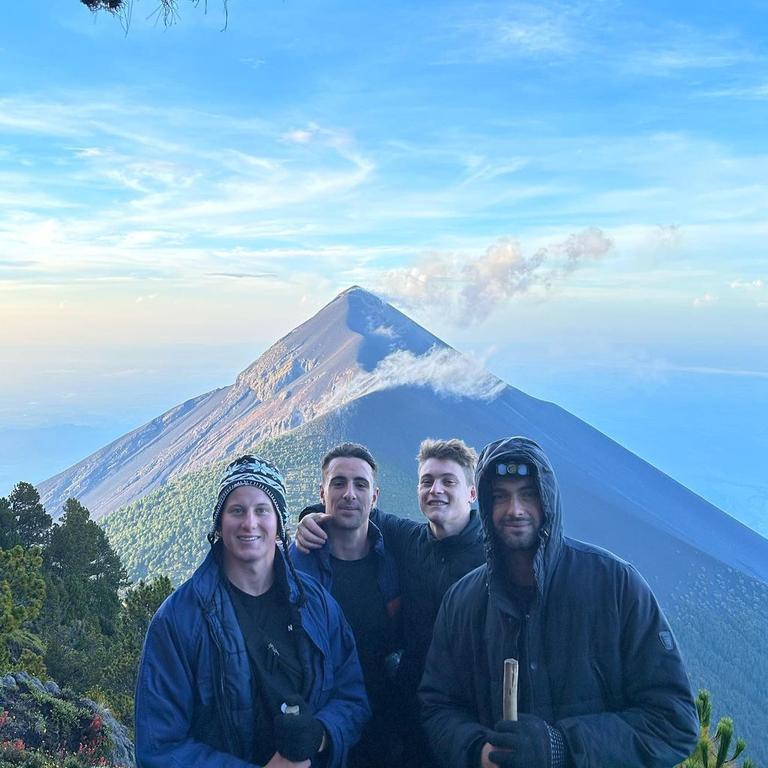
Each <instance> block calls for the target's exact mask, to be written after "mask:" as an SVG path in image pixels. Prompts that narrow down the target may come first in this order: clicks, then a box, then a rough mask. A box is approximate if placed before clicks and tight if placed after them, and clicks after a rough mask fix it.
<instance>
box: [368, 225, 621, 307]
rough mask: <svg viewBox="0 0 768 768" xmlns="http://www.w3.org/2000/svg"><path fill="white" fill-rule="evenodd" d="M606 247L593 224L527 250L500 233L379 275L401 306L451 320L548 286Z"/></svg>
mask: <svg viewBox="0 0 768 768" xmlns="http://www.w3.org/2000/svg"><path fill="white" fill-rule="evenodd" d="M612 249H613V242H612V241H611V240H610V238H608V237H607V236H606V235H605V234H604V233H603V232H602V231H601V230H600V229H597V228H595V227H591V228H589V229H585V230H582V231H581V232H578V233H576V234H573V235H570V236H569V237H568V238H566V239H565V240H563V241H561V242H558V243H554V244H552V245H549V246H543V247H541V248H539V249H538V250H536V251H535V252H534V253H532V254H530V255H526V254H525V252H524V251H523V248H522V246H521V245H520V243H519V242H518V241H516V240H513V239H511V238H501V239H499V240H497V241H496V242H495V243H493V244H492V245H490V246H489V247H488V248H486V250H485V252H484V253H483V254H481V255H480V256H476V257H474V258H466V257H465V256H463V255H458V254H454V255H446V254H439V253H438V254H432V255H430V256H428V257H425V258H423V259H422V260H421V261H419V262H418V263H416V264H415V265H413V266H412V267H407V268H402V269H397V270H392V271H390V272H389V273H387V274H386V275H385V276H384V280H383V292H384V293H385V295H388V296H389V297H391V298H392V299H394V300H395V301H398V302H400V303H402V304H404V305H406V306H410V307H415V308H421V309H423V308H433V309H439V311H440V312H441V313H442V314H443V316H444V317H445V316H446V315H447V316H451V317H453V319H454V320H455V321H456V322H472V321H477V320H478V319H479V318H480V317H485V316H487V315H488V314H490V313H492V312H493V311H494V310H495V309H496V308H497V307H499V306H502V305H503V304H505V303H507V302H508V301H510V300H511V299H513V298H514V297H515V296H518V295H521V294H525V293H528V292H530V291H532V290H534V289H536V288H539V289H543V290H548V289H549V288H550V287H552V286H553V285H554V284H557V283H559V282H562V281H564V280H565V279H566V278H567V277H568V276H569V275H570V274H572V273H573V272H574V271H576V270H577V269H578V268H579V267H581V266H583V265H584V264H586V263H588V262H593V261H597V260H599V259H601V258H603V257H605V256H606V255H608V254H609V253H610V252H611V250H612ZM478 309H481V311H480V312H478Z"/></svg>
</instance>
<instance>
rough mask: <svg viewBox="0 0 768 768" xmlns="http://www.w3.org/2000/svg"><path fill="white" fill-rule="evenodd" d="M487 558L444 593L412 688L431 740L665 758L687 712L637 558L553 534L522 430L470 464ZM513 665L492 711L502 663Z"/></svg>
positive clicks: (455, 754) (472, 762)
mask: <svg viewBox="0 0 768 768" xmlns="http://www.w3.org/2000/svg"><path fill="white" fill-rule="evenodd" d="M475 484H476V486H477V490H478V495H479V505H480V517H481V520H482V523H483V527H484V530H485V542H486V565H484V566H482V567H480V568H478V569H477V570H475V571H473V572H472V573H470V574H468V575H467V576H465V577H464V578H463V579H461V580H460V581H459V582H458V583H457V584H456V585H455V586H454V587H453V588H452V589H451V590H450V591H449V592H448V593H447V594H446V597H445V600H444V601H443V605H442V607H441V609H440V614H439V615H438V618H437V622H436V624H435V630H434V636H433V640H432V646H431V648H430V651H429V654H428V656H427V664H426V669H425V672H424V677H423V679H422V683H421V688H420V696H421V699H422V704H423V717H424V724H425V728H426V730H427V734H428V736H429V739H430V742H431V745H432V748H433V751H434V753H435V754H436V755H438V756H440V758H442V759H443V760H444V761H445V765H447V766H451V767H454V766H455V767H456V768H478V767H480V768H492V767H493V766H494V765H496V766H500V767H501V768H565V767H566V766H568V767H571V766H572V767H573V768H577V767H582V766H583V768H587V767H592V766H601V767H606V768H619V767H622V768H671V766H673V765H676V764H677V763H679V762H680V761H681V760H683V759H684V758H686V757H687V756H688V755H689V754H690V753H691V752H692V751H693V749H694V747H695V744H696V738H697V731H698V727H697V716H696V709H695V706H694V702H693V697H692V694H691V688H690V683H689V681H688V677H687V675H686V673H685V669H684V667H683V663H682V660H681V658H680V653H679V651H678V649H677V645H676V642H675V638H674V636H673V634H672V631H671V630H670V627H669V624H668V623H667V621H666V619H665V618H664V615H663V614H662V612H661V609H660V608H659V606H658V604H657V602H656V600H655V598H654V596H653V594H652V593H651V590H650V588H649V587H648V585H647V584H646V582H645V581H644V580H643V579H642V577H641V576H640V575H639V574H638V573H637V571H635V569H634V568H633V567H632V566H631V565H630V564H629V563H626V562H624V561H622V560H620V559H619V558H617V557H616V556H615V555H612V554H611V553H610V552H607V551H605V550H603V549H600V548H599V547H595V546H592V545H589V544H584V543H582V542H579V541H575V540H573V539H568V538H565V537H564V536H563V531H562V513H561V505H560V494H559V490H558V486H557V480H556V478H555V475H554V472H553V470H552V465H551V464H550V463H549V460H548V459H547V457H546V455H545V454H544V452H543V450H542V449H541V447H540V446H539V445H537V444H536V443H535V442H533V441H532V440H528V439H527V438H524V437H513V438H506V439H502V440H497V441H495V442H493V443H490V444H489V445H487V446H486V447H485V448H484V449H483V451H482V453H481V455H480V458H479V460H478V464H477V470H476V473H475ZM508 658H514V659H517V660H518V665H519V689H518V708H519V711H520V715H519V717H518V719H517V720H516V721H505V720H502V702H503V692H502V688H503V666H504V660H505V659H508Z"/></svg>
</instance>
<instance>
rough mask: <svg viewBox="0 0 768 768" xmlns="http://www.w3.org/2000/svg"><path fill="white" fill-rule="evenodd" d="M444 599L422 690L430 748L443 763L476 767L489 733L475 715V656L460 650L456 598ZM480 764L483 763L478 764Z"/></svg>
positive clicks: (428, 655) (436, 624)
mask: <svg viewBox="0 0 768 768" xmlns="http://www.w3.org/2000/svg"><path fill="white" fill-rule="evenodd" d="M452 594H453V590H451V591H449V592H448V594H447V595H446V596H445V599H444V600H443V604H442V606H441V607H440V611H439V613H438V614H437V620H436V621H435V629H434V633H433V635H432V644H431V645H430V647H429V652H428V653H427V661H426V667H425V669H424V676H423V677H422V679H421V686H420V687H419V698H420V699H421V705H422V707H421V711H422V721H423V724H424V729H425V730H426V733H427V737H428V738H429V743H430V746H431V747H432V751H433V752H434V754H435V755H439V756H440V759H441V762H444V763H445V764H446V765H450V766H455V767H456V768H469V767H470V766H471V768H475V765H476V764H474V763H475V760H474V758H475V757H476V756H478V755H479V753H480V750H479V747H480V746H481V745H482V743H483V742H484V741H485V740H486V734H487V733H488V730H487V729H486V728H485V727H483V726H482V725H481V724H480V723H479V722H477V718H476V716H475V714H474V712H475V709H476V708H475V707H474V706H473V702H472V700H471V698H470V697H471V696H472V691H473V689H474V686H473V684H472V680H471V679H470V677H471V674H472V670H471V667H472V664H471V654H470V653H468V652H465V649H462V648H460V647H457V642H458V643H460V642H461V640H460V638H459V637H458V635H460V634H461V633H460V632H457V631H456V630H457V627H458V626H459V625H458V624H457V618H456V615H455V611H454V601H453V599H452ZM477 765H479V763H477Z"/></svg>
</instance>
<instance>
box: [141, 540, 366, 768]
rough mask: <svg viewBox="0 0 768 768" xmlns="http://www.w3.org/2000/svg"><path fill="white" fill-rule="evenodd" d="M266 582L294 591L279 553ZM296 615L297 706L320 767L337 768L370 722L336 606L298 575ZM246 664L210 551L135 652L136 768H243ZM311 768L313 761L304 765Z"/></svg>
mask: <svg viewBox="0 0 768 768" xmlns="http://www.w3.org/2000/svg"><path fill="white" fill-rule="evenodd" d="M275 578H276V581H279V582H280V583H282V584H283V586H284V588H285V589H286V591H287V594H288V599H289V600H290V602H291V603H293V604H294V605H296V604H297V602H298V599H299V591H298V587H297V584H296V582H295V581H294V580H293V577H292V575H291V572H290V570H289V569H288V568H287V567H286V564H285V561H284V555H283V553H282V550H281V548H280V547H277V552H276V553H275ZM300 578H301V580H302V584H303V587H304V592H305V595H306V601H305V603H304V605H302V606H301V607H299V608H298V612H299V615H300V618H301V628H300V629H299V631H300V632H302V633H303V638H304V641H303V642H300V643H299V654H300V658H301V661H302V666H303V667H304V677H305V689H306V690H305V691H304V693H305V699H306V700H307V703H308V705H309V707H310V709H311V711H312V714H313V716H314V717H315V718H317V719H318V720H319V721H320V722H322V724H323V726H324V727H325V731H326V734H327V746H326V748H325V750H324V751H323V753H322V756H321V758H322V764H323V765H324V766H327V768H331V766H333V767H334V768H339V767H340V766H343V765H344V764H345V760H346V753H347V750H348V749H349V747H350V746H352V745H353V744H354V743H355V741H357V739H358V738H359V736H360V732H361V730H362V727H363V724H364V723H365V721H366V720H367V719H368V717H369V716H370V710H369V708H368V701H367V698H366V695H365V688H364V686H363V678H362V673H361V671H360V665H359V663H358V659H357V652H356V651H355V643H354V639H353V637H352V632H351V630H350V628H349V626H348V625H347V623H346V621H345V620H344V618H343V616H342V613H341V610H340V608H339V606H338V604H337V603H336V602H335V601H334V600H333V598H332V597H331V596H330V595H329V594H328V592H326V590H325V589H323V588H322V587H321V586H320V585H319V584H318V583H317V582H316V581H315V580H314V579H312V578H311V577H309V576H301V577H300ZM254 712H255V710H254V701H253V690H252V683H251V671H250V663H249V659H248V651H247V649H246V644H245V640H244V639H243V635H242V632H241V631H240V626H239V624H238V621H237V615H236V613H235V609H234V606H233V604H232V600H231V598H230V596H229V592H228V589H227V587H226V580H225V577H224V576H223V575H222V573H221V570H220V567H219V564H218V562H217V559H216V556H215V552H214V550H213V549H212V550H211V551H210V552H209V553H208V556H207V557H206V558H205V560H204V561H203V563H202V564H201V565H200V567H199V568H198V569H197V570H196V571H195V573H194V574H193V575H192V577H191V578H190V579H188V580H187V581H186V582H185V583H184V584H183V585H182V586H181V587H179V588H178V589H177V590H176V591H175V592H173V593H172V594H171V595H170V596H169V597H168V598H167V599H166V600H165V602H164V603H163V604H162V605H161V606H160V608H159V609H158V611H157V613H156V614H155V616H154V618H153V619H152V622H151V623H150V626H149V630H148V632H147V638H146V640H145V643H144V650H143V653H142V658H141V663H140V666H139V676H138V682H137V689H136V760H137V764H138V766H139V768H203V767H204V766H205V768H253V766H254V764H253V762H251V760H250V756H251V755H252V754H253V752H254V743H253V740H254V717H255V714H254ZM313 765H315V761H313Z"/></svg>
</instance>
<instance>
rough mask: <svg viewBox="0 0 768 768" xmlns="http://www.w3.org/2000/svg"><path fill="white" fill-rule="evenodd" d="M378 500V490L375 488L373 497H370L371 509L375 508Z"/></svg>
mask: <svg viewBox="0 0 768 768" xmlns="http://www.w3.org/2000/svg"><path fill="white" fill-rule="evenodd" d="M378 500H379V489H378V488H377V489H376V490H375V491H374V492H373V496H371V509H373V508H374V507H375V506H376V502H377V501H378Z"/></svg>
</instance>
